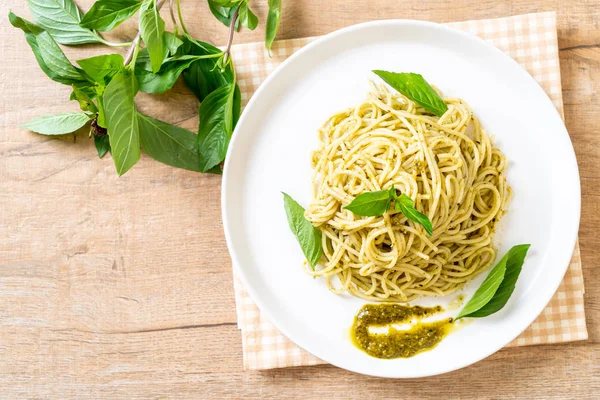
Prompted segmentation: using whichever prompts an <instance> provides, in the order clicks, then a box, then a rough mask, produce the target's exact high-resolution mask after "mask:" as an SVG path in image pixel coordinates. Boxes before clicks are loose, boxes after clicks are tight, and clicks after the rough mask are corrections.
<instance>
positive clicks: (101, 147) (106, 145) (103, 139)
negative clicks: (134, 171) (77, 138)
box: [94, 135, 110, 158]
mask: <svg viewBox="0 0 600 400" xmlns="http://www.w3.org/2000/svg"><path fill="white" fill-rule="evenodd" d="M94 145H95V146H96V151H97V152H98V157H99V158H102V157H104V156H105V155H106V153H108V152H109V151H110V139H109V137H108V135H104V136H96V135H94Z"/></svg>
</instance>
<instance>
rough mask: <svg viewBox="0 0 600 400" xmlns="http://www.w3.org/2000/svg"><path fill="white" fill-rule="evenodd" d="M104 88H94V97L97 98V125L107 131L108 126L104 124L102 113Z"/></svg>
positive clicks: (104, 119)
mask: <svg viewBox="0 0 600 400" xmlns="http://www.w3.org/2000/svg"><path fill="white" fill-rule="evenodd" d="M105 89H106V88H105V87H104V86H96V95H97V96H98V119H97V121H96V122H97V123H98V125H100V126H101V127H102V128H105V129H107V128H108V125H107V124H106V118H105V113H104V90H105Z"/></svg>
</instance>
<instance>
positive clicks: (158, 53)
mask: <svg viewBox="0 0 600 400" xmlns="http://www.w3.org/2000/svg"><path fill="white" fill-rule="evenodd" d="M140 33H141V36H142V40H143V41H144V43H145V44H146V47H147V48H148V55H149V56H150V65H151V66H152V72H158V71H159V70H160V66H161V65H162V63H163V60H164V59H165V51H164V46H165V43H164V39H163V35H164V33H165V21H163V19H162V18H161V17H160V15H159V13H158V10H157V9H156V5H155V4H154V3H148V6H145V7H143V8H142V11H141V15H140Z"/></svg>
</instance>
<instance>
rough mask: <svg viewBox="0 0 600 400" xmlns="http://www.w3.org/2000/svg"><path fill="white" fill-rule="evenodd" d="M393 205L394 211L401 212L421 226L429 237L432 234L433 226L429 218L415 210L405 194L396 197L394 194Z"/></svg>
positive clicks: (413, 204)
mask: <svg viewBox="0 0 600 400" xmlns="http://www.w3.org/2000/svg"><path fill="white" fill-rule="evenodd" d="M394 203H395V208H396V211H401V212H402V214H404V216H405V217H406V218H408V219H409V220H411V221H413V222H416V223H418V224H421V225H422V226H423V228H425V231H426V232H427V234H428V235H429V236H431V234H432V233H433V226H432V224H431V220H430V219H429V217H428V216H427V215H425V214H423V213H420V212H419V211H417V209H416V208H415V203H414V202H413V200H412V199H411V198H410V197H408V196H407V195H405V194H401V195H400V196H396V193H395V192H394Z"/></svg>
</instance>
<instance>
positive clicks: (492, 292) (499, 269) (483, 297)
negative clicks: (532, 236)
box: [456, 244, 531, 319]
mask: <svg viewBox="0 0 600 400" xmlns="http://www.w3.org/2000/svg"><path fill="white" fill-rule="evenodd" d="M530 246H531V245H529V244H520V245H517V246H514V247H512V248H511V249H510V250H509V251H508V253H506V254H505V255H504V257H502V259H501V260H500V262H499V263H498V264H496V266H495V267H494V268H493V269H492V271H491V272H490V273H489V275H488V276H487V277H486V278H485V280H484V281H483V283H482V284H481V286H480V287H479V288H478V289H477V291H476V292H475V294H474V295H473V297H472V298H471V300H469V302H468V303H467V304H466V305H465V306H464V307H463V309H462V310H461V311H460V313H459V314H458V317H456V319H460V318H464V317H471V318H482V317H487V316H488V315H492V314H494V313H495V312H498V311H499V310H501V309H502V308H503V307H504V306H505V305H506V303H507V302H508V299H509V298H510V296H511V295H512V293H513V291H514V290H515V285H516V283H517V279H518V278H519V274H520V273H521V269H522V267H523V262H524V261H525V256H526V255H527V251H528V250H529V247H530Z"/></svg>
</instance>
